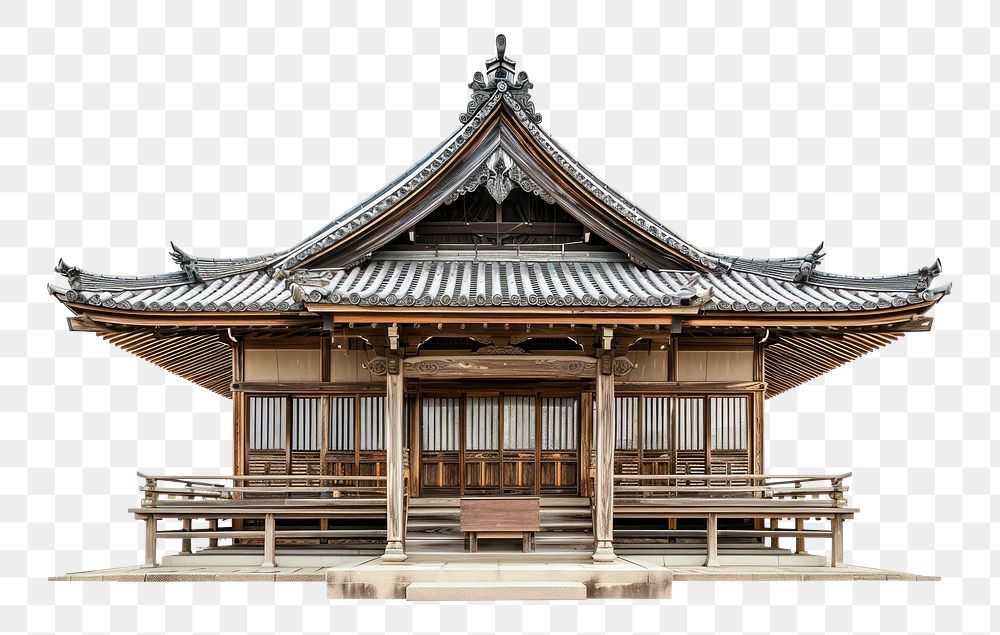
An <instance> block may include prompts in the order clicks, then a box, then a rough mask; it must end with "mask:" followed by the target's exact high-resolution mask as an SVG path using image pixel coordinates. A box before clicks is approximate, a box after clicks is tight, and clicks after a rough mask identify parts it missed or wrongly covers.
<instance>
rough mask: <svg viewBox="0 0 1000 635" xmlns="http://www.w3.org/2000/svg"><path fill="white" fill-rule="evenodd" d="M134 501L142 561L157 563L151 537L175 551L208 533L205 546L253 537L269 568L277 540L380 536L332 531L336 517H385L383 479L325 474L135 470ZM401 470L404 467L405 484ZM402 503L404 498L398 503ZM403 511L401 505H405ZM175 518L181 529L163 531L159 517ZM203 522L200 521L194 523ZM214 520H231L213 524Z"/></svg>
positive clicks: (185, 548) (379, 535) (378, 535)
mask: <svg viewBox="0 0 1000 635" xmlns="http://www.w3.org/2000/svg"><path fill="white" fill-rule="evenodd" d="M138 476H139V478H140V479H142V485H140V487H139V491H140V494H141V498H140V506H139V507H138V508H134V509H131V510H129V511H130V512H131V513H132V514H134V515H135V517H136V518H137V519H139V520H143V521H145V523H146V540H145V550H146V565H147V566H156V542H157V540H159V539H179V540H181V551H180V552H181V553H182V554H183V553H191V539H193V538H207V539H208V544H209V546H210V547H211V546H217V545H218V541H219V539H232V540H242V539H255V540H256V539H260V540H262V541H263V545H264V559H263V564H262V566H266V567H273V566H275V555H276V550H275V547H276V543H277V542H278V541H279V540H282V539H320V540H329V539H337V538H341V539H342V538H375V539H379V538H382V539H384V538H385V534H386V532H385V530H372V529H336V528H335V529H331V528H329V523H330V521H331V520H336V519H338V518H351V519H356V518H369V519H373V520H376V521H378V522H382V521H384V519H385V517H386V507H387V503H386V485H387V483H386V477H385V476H326V475H308V476H304V475H261V474H253V475H241V476H219V475H208V476H202V475H193V476H189V475H185V476H175V475H150V474H144V473H142V472H139V473H138ZM407 478H408V475H407V474H406V473H405V472H404V474H403V480H404V490H403V491H404V492H405V491H406V489H405V484H406V483H405V481H406V480H407ZM404 506H405V501H404ZM404 508H405V507H404ZM165 519H171V520H180V521H181V528H180V529H163V528H160V527H159V524H158V523H159V521H161V520H165ZM281 519H315V520H318V521H319V525H320V528H319V529H302V528H295V529H286V528H282V527H281V526H280V525H278V522H277V521H278V520H281ZM194 520H204V521H206V522H207V526H205V527H200V528H196V527H193V525H192V521H194ZM220 520H228V521H230V525H229V526H220V525H219V521H220ZM248 520H250V521H259V522H261V523H262V527H261V528H260V529H247V528H245V527H243V526H242V525H243V523H244V521H248Z"/></svg>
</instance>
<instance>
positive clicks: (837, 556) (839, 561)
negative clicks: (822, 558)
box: [830, 514, 844, 567]
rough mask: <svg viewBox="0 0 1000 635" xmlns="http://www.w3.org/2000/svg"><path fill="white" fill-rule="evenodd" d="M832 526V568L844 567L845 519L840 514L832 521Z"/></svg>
mask: <svg viewBox="0 0 1000 635" xmlns="http://www.w3.org/2000/svg"><path fill="white" fill-rule="evenodd" d="M830 526H831V529H832V530H833V532H832V533H833V547H832V549H831V550H830V552H831V553H830V566H831V567H842V566H844V517H843V516H841V515H840V514H836V515H834V517H833V518H831V519H830Z"/></svg>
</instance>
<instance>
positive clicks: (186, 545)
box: [181, 518, 191, 554]
mask: <svg viewBox="0 0 1000 635" xmlns="http://www.w3.org/2000/svg"><path fill="white" fill-rule="evenodd" d="M181 529H182V530H184V531H191V519H190V518H183V519H181ZM181 553H182V554H190V553H191V539H190V538H181Z"/></svg>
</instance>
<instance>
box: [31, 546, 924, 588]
mask: <svg viewBox="0 0 1000 635" xmlns="http://www.w3.org/2000/svg"><path fill="white" fill-rule="evenodd" d="M262 555H263V554H262V551H261V549H260V548H259V547H252V546H223V547H216V548H211V549H202V550H198V551H196V552H195V553H193V554H175V555H168V556H165V557H164V558H163V564H162V565H160V566H158V567H143V566H129V567H118V568H114V569H100V570H95V571H81V572H77V573H68V574H65V575H60V576H54V577H52V578H50V580H53V581H64V580H69V581H89V582H200V581H206V582H207V581H212V582H225V581H229V582H248V581H250V582H324V583H326V585H327V590H328V594H329V596H330V597H331V598H337V599H340V598H343V599H347V598H350V599H363V598H385V599H387V598H397V599H411V600H417V599H420V600H436V601H441V600H448V599H451V600H464V601H471V600H480V599H492V600H501V599H522V600H534V599H547V600H557V599H574V598H578V597H579V596H581V595H582V596H583V597H587V598H600V597H604V598H610V597H618V598H646V599H648V598H660V599H663V598H669V597H670V593H671V586H672V583H673V582H714V581H796V582H809V581H855V580H887V581H888V580H902V581H925V580H937V579H938V578H936V577H933V576H921V575H914V574H909V573H900V572H896V571H887V570H883V569H874V568H870V567H859V566H854V565H845V566H842V567H836V568H833V567H829V566H825V563H826V560H825V558H823V557H822V556H818V555H810V554H793V553H790V552H789V551H787V550H783V549H769V548H768V549H763V548H761V547H755V546H751V547H736V546H732V547H724V548H722V549H721V550H720V561H721V565H722V566H718V567H705V566H702V565H701V563H703V562H704V558H705V553H704V550H703V549H698V548H697V547H685V546H679V545H676V546H674V545H672V546H670V547H669V548H663V549H651V548H643V549H632V550H626V549H621V550H619V554H618V556H619V557H618V560H617V561H616V562H613V563H609V564H601V565H598V564H594V563H593V562H592V561H591V560H590V558H589V554H580V553H579V552H577V553H573V552H553V553H529V554H522V553H514V552H511V553H498V552H480V553H476V554H470V553H454V554H445V553H436V554H412V555H411V556H410V557H409V558H408V559H407V560H406V561H405V562H403V563H396V564H391V565H390V564H382V563H381V561H380V560H379V558H378V555H379V552H378V551H377V550H372V549H342V548H335V547H329V546H291V545H289V546H283V547H280V548H279V549H278V553H277V559H276V560H277V564H278V566H276V567H261V566H260V563H261V560H262ZM414 585H416V586H414ZM408 587H411V588H408ZM491 588H492V589H494V590H495V593H494V594H492V595H490V592H489V591H488V590H487V589H491ZM517 588H521V589H523V592H521V594H520V595H519V596H518V597H517V598H515V597H513V596H514V595H516V594H517V593H518V592H517V591H516V589H517ZM581 589H582V590H581Z"/></svg>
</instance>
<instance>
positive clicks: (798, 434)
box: [0, 0, 1000, 633]
mask: <svg viewBox="0 0 1000 635" xmlns="http://www.w3.org/2000/svg"><path fill="white" fill-rule="evenodd" d="M278 4H279V5H280V9H279V10H276V9H275V6H274V5H273V4H272V3H269V2H249V3H243V2H235V1H233V2H228V1H227V2H218V1H210V0H202V1H199V2H190V1H185V0H170V1H169V2H162V1H161V2H154V1H148V2H147V1H143V2H141V3H136V2H132V1H128V0H122V1H113V2H106V1H104V2H102V1H94V2H86V3H77V2H71V1H67V2H52V1H51V0H30V1H29V0H7V1H5V2H3V3H2V5H0V249H2V252H0V253H2V262H3V268H2V270H0V320H2V322H0V483H3V487H2V489H0V510H2V512H0V514H2V515H0V535H2V537H3V540H2V541H0V630H2V631H10V632H32V633H34V632H49V631H54V630H60V631H87V632H109V631H113V632H123V633H126V632H127V633H134V632H147V631H148V632H159V631H163V630H170V631H175V630H176V631H198V632H211V633H214V632H240V633H242V632H262V633H271V632H276V631H281V632H285V631H288V632H295V631H301V630H305V631H309V632H330V631H355V630H360V631H363V632H372V633H382V632H403V631H410V630H415V631H418V632H427V633H437V632H494V631H497V632H508V631H510V632H515V631H522V630H523V631H528V632H539V633H541V632H569V631H576V630H580V631H584V632H594V633H599V632H626V631H633V630H634V631H638V632H662V631H674V630H678V631H680V630H686V631H690V632H698V633H702V632H703V633H709V632H713V633H714V632H731V631H743V632H821V633H822V632H846V631H858V632H873V633H874V632H899V631H915V632H957V631H965V632H990V631H997V630H1000V628H998V621H1000V613H998V612H997V609H995V608H992V609H991V608H990V607H991V605H995V604H997V602H998V595H1000V593H998V589H997V585H996V583H995V582H994V581H993V579H992V578H993V577H994V575H995V571H996V570H997V565H998V556H997V554H996V553H994V547H995V545H996V544H997V535H998V534H997V529H996V528H995V526H994V525H993V522H992V521H994V520H995V519H996V516H997V513H998V511H997V510H998V507H997V496H996V495H995V494H992V490H993V488H994V487H997V486H998V485H1000V479H998V478H997V476H996V474H995V471H994V470H993V465H994V463H995V462H996V459H995V457H994V455H995V453H996V443H997V441H996V440H995V437H996V433H995V432H994V429H995V427H994V425H993V424H994V423H995V422H994V417H993V414H992V412H991V410H992V408H993V405H994V404H995V402H996V399H997V397H998V394H997V389H996V387H995V386H994V382H993V377H994V375H993V373H995V372H996V362H995V361H993V358H994V356H995V353H996V349H997V347H998V342H997V339H996V336H995V335H994V334H993V332H992V330H991V329H992V328H993V327H995V326H996V324H997V319H996V318H995V317H993V314H992V312H991V309H992V308H993V306H994V303H993V301H992V296H993V294H994V293H997V292H998V291H1000V284H998V282H1000V280H998V278H997V277H996V276H994V275H993V272H992V265H993V264H995V263H994V260H995V259H994V255H995V253H994V250H993V246H994V244H995V242H996V241H997V237H996V227H997V221H996V220H994V218H993V217H992V215H993V210H992V203H993V197H992V190H993V189H994V183H995V181H996V178H997V175H996V168H995V166H994V165H993V162H992V161H991V157H992V156H995V155H996V150H997V148H996V141H995V140H994V134H993V133H994V130H995V128H996V125H997V124H996V121H997V113H996V106H997V102H998V92H997V85H996V83H995V76H996V70H995V69H994V62H995V61H996V53H997V50H996V41H997V35H998V34H997V30H996V28H995V26H994V25H995V24H996V22H997V19H996V17H995V16H994V15H993V14H992V13H991V7H990V2H987V1H986V0H970V1H967V2H930V1H921V0H913V1H902V0H899V1H895V2H878V1H876V0H863V1H859V2H830V3H824V2H808V3H805V2H792V1H788V0H786V1H781V2H771V3H764V2H753V3H746V4H743V3H739V2H731V1H728V2H724V1H719V2H711V1H701V2H691V3H687V4H685V3H681V2H671V3H664V5H665V6H663V7H662V8H660V7H659V6H658V5H657V4H655V3H652V2H647V3H636V4H635V5H630V4H628V3H625V2H615V3H612V5H611V6H609V7H607V8H606V7H604V6H602V5H599V4H591V3H581V4H578V3H575V2H558V3H552V4H551V5H550V4H549V3H546V2H541V1H533V2H517V1H509V2H503V3H501V4H499V5H497V6H493V5H491V4H490V3H488V2H476V3H472V4H466V3H465V2H461V1H454V2H440V3H437V2H428V3H420V4H419V7H418V8H411V7H410V6H409V5H408V4H407V3H403V2H401V3H391V4H389V5H383V4H382V3H381V2H377V1H375V0H368V1H366V2H362V3H359V4H357V5H353V4H348V3H335V6H334V7H333V8H330V7H329V6H328V4H327V3H324V2H308V3H306V2H295V1H284V2H281V3H278ZM81 5H82V6H81ZM498 32H504V33H506V35H507V39H508V47H507V51H508V54H509V55H510V56H512V57H514V58H515V59H516V60H517V61H518V69H519V70H526V71H527V72H528V74H529V76H530V78H531V80H532V81H533V82H534V83H535V85H536V87H535V89H534V90H533V95H534V102H535V104H536V106H537V108H538V110H539V112H541V113H542V115H543V117H544V120H543V122H542V125H543V127H545V128H546V129H547V130H549V131H550V132H551V133H552V134H553V136H555V137H556V138H557V139H558V140H560V141H561V142H562V143H563V144H564V145H565V146H566V147H567V148H568V149H569V150H570V151H571V152H573V153H574V154H575V155H576V156H577V157H578V158H579V159H580V160H581V161H582V162H583V163H585V164H587V165H589V166H590V167H591V168H593V169H594V170H595V171H596V172H597V173H598V174H599V175H601V176H602V177H603V178H605V180H607V181H608V182H609V183H611V184H612V185H613V186H614V187H616V188H618V189H619V190H620V191H622V192H623V193H624V194H625V195H626V196H628V197H630V198H632V199H633V200H634V201H636V202H637V203H638V204H639V205H640V206H642V207H644V208H645V209H647V210H648V211H649V212H650V213H653V214H655V215H658V216H659V217H660V218H662V219H663V220H664V221H665V222H667V223H668V224H669V225H670V226H671V227H672V228H674V229H675V230H677V231H678V232H680V233H681V234H682V235H685V236H687V237H688V238H689V239H690V240H691V241H692V242H693V243H694V244H696V245H699V246H703V247H705V248H709V249H717V250H720V251H725V252H728V253H734V254H742V255H747V256H762V255H790V254H803V253H806V252H808V251H810V250H811V249H812V248H813V247H814V246H815V245H816V244H818V243H819V242H820V241H821V240H825V241H826V247H827V252H828V256H827V258H826V261H825V263H824V268H825V270H827V271H833V272H838V273H855V274H861V275H876V274H890V273H902V272H905V271H911V270H914V269H916V268H919V267H920V266H923V265H927V264H930V263H931V262H932V261H933V260H934V258H935V257H940V258H941V259H942V261H943V263H944V270H945V273H944V275H943V276H942V278H940V279H939V282H954V284H955V288H954V292H953V293H952V295H951V296H949V297H946V298H945V299H944V301H943V302H942V303H941V305H940V306H939V307H937V308H936V309H935V310H934V316H935V320H936V322H935V328H934V330H933V331H932V332H931V333H920V334H912V335H908V336H907V337H906V338H905V339H904V340H903V341H902V342H899V343H896V344H893V345H891V346H890V347H888V348H886V349H884V350H882V351H879V352H877V353H874V354H872V355H870V356H869V357H867V358H864V359H862V360H860V361H858V362H856V363H854V364H852V365H851V366H849V367H847V368H844V369H841V370H838V371H836V372H834V373H831V374H829V375H827V376H825V377H823V378H822V379H820V380H817V381H814V382H812V383H810V384H808V385H806V386H803V387H801V388H799V389H798V390H796V391H794V392H793V393H791V394H787V395H784V396H781V397H779V398H776V399H774V400H771V401H770V402H768V407H769V414H768V419H767V434H768V443H767V447H766V463H767V465H768V467H769V469H770V470H771V471H775V472H777V471H785V470H796V471H810V470H824V471H833V470H853V471H854V474H855V476H854V478H853V480H852V483H851V486H852V491H851V495H850V499H851V502H852V504H854V505H855V506H858V507H860V508H861V513H860V514H859V515H858V516H857V518H856V519H855V520H854V521H853V522H852V523H850V524H849V526H848V530H847V559H848V561H849V562H852V563H856V564H861V565H870V566H879V567H884V568H890V569H896V570H905V571H910V572H914V573H930V574H937V575H940V576H942V578H943V579H942V581H941V582H938V583H812V584H795V583H759V582H755V583H745V584H744V583H718V584H716V583H697V584H694V583H678V584H676V585H675V588H674V599H673V600H671V601H666V602H645V603H626V602H590V603H583V604H563V605H549V604H544V603H542V604H517V603H513V604H497V605H493V604H478V605H433V604H432V605H419V606H418V605H408V604H399V603H335V604H331V603H329V602H328V601H327V600H326V598H325V592H324V589H323V585H322V584H319V583H311V584H299V583H285V584H281V585H271V584H260V583H258V584H252V583H248V584H239V583H227V584H208V583H202V584H184V583H181V584H165V585H160V584H146V585H133V584H105V583H89V584H79V583H50V582H48V581H47V580H46V576H49V575H53V574H58V573H64V572H66V571H74V570H81V569H94V568H102V567H108V566H121V565H127V564H134V563H136V562H139V561H140V557H141V556H140V554H139V551H138V549H139V547H140V546H141V536H140V528H139V526H138V523H136V522H135V521H134V520H133V519H131V518H130V517H129V516H128V514H127V513H126V509H127V508H128V507H129V506H130V505H132V504H134V503H135V501H136V499H137V496H136V487H137V485H138V481H137V479H136V478H135V470H136V469H137V468H147V469H153V470H166V471H175V472H176V471H189V470H196V471H206V470H207V471H216V470H218V469H220V468H221V470H222V471H223V472H225V471H227V470H228V469H231V453H230V443H231V439H230V435H231V430H230V415H229V408H230V406H229V402H228V401H226V400H223V399H220V398H218V397H216V396H214V395H212V394H210V393H208V392H207V391H205V390H203V389H201V388H197V387H194V386H192V385H189V384H187V383H185V382H184V381H182V380H180V379H178V378H176V377H173V376H168V375H166V374H165V373H163V372H162V371H160V370H158V369H156V368H154V367H151V366H149V365H147V364H146V363H144V362H141V361H139V360H137V359H135V358H132V357H131V356H129V355H127V354H125V353H122V352H120V351H117V350H114V349H112V348H111V346H110V345H108V344H107V343H105V342H104V341H103V340H101V339H99V338H97V337H95V336H93V335H90V334H84V333H70V332H68V331H67V328H66V324H65V317H66V316H67V315H68V313H67V311H66V310H65V309H63V308H62V307H60V306H59V305H58V304H57V303H56V302H55V300H54V299H52V298H51V297H49V296H48V295H47V294H46V287H45V285H46V284H47V283H50V282H56V281H57V279H56V276H55V275H54V274H53V273H52V267H53V266H54V265H55V263H56V261H57V259H58V258H60V257H61V258H65V259H66V261H67V262H69V263H70V264H73V265H77V266H80V267H83V268H85V269H88V270H92V271H99V272H112V273H118V274H131V273H157V272H162V271H166V270H171V269H173V268H174V265H173V263H172V262H170V260H169V257H168V256H167V250H168V243H167V241H168V240H175V241H177V243H178V244H179V245H180V246H182V247H183V248H185V249H186V250H188V251H189V252H193V253H195V254H197V255H200V256H216V255H222V256H240V255H246V254H256V253H262V252H265V251H270V250H272V249H274V248H280V247H286V246H288V245H291V244H293V243H294V242H296V241H298V240H299V239H300V238H302V237H304V236H305V235H307V234H309V233H311V232H312V231H314V230H315V229H317V228H318V227H320V226H321V225H323V224H325V223H326V222H327V221H328V220H329V219H330V218H332V217H334V216H336V215H337V214H339V213H340V212H342V211H344V210H347V209H348V208H349V207H351V206H352V205H353V204H354V203H355V202H356V201H357V200H359V199H360V198H362V197H363V196H365V195H367V194H368V193H370V192H372V191H374V190H376V189H378V188H379V187H380V186H381V185H382V184H383V183H385V182H386V181H388V180H389V179H390V178H392V177H394V176H395V175H396V174H397V173H399V172H400V171H401V170H402V169H404V168H405V167H406V166H408V165H409V164H410V163H411V162H412V161H414V160H416V159H417V158H419V157H420V156H422V155H423V154H424V153H425V152H426V151H428V150H429V149H430V148H431V147H432V146H433V145H434V144H435V143H437V142H438V141H439V140H440V139H442V138H444V137H445V136H446V135H448V134H449V133H450V132H451V131H452V130H453V129H454V128H455V127H457V125H458V114H459V113H461V112H462V111H464V108H465V103H466V101H467V98H468V89H467V87H466V84H467V83H468V82H469V81H470V80H471V77H472V74H473V72H475V71H477V70H482V69H483V62H484V61H485V59H487V58H489V57H492V56H493V55H495V49H494V44H493V41H494V37H495V35H496V34H497V33H498ZM817 546H818V545H817Z"/></svg>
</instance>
